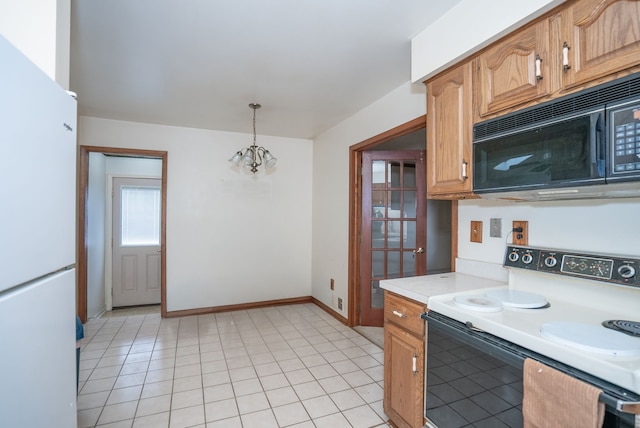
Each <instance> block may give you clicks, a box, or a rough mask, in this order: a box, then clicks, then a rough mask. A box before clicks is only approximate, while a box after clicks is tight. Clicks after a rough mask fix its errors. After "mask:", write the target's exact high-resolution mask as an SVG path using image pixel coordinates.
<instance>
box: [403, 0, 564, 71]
mask: <svg viewBox="0 0 640 428" xmlns="http://www.w3.org/2000/svg"><path fill="white" fill-rule="evenodd" d="M563 2H564V0H527V1H513V0H482V1H478V0H462V1H461V2H460V3H459V4H457V5H456V6H455V7H453V8H452V9H451V10H450V11H449V12H447V13H446V14H445V15H443V16H442V17H441V18H440V19H438V20H437V21H436V22H434V23H433V24H432V25H430V26H429V27H428V28H426V29H425V30H424V31H422V32H421V33H420V34H418V35H417V36H416V37H414V38H413V39H412V40H411V81H413V82H418V81H420V82H422V81H424V80H425V79H427V78H428V77H431V76H433V75H435V74H437V73H438V72H440V71H442V70H444V69H445V68H447V67H449V66H451V65H453V64H455V63H456V62H458V61H459V60H461V59H463V58H464V57H466V56H468V55H470V54H471V53H473V52H477V51H478V50H480V49H481V48H483V47H485V46H487V45H489V44H490V43H491V42H493V41H495V40H497V39H499V38H500V37H502V36H504V35H506V34H508V33H509V32H510V31H512V30H513V29H515V28H517V27H519V26H521V25H522V24H524V23H526V22H528V21H531V20H533V19H534V18H535V17H537V16H540V15H542V14H543V13H545V12H547V11H549V10H551V9H552V8H553V7H555V6H557V5H559V4H561V3H563Z"/></svg>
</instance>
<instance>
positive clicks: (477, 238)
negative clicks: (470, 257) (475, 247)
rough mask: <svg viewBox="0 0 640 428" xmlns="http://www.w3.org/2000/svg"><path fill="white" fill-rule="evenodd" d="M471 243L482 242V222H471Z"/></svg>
mask: <svg viewBox="0 0 640 428" xmlns="http://www.w3.org/2000/svg"><path fill="white" fill-rule="evenodd" d="M469 240H470V241H471V242H477V243H481V242H482V222H481V221H472V222H471V237H470V238H469Z"/></svg>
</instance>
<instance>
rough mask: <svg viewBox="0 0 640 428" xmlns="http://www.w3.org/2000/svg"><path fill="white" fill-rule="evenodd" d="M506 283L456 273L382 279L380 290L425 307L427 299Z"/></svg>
mask: <svg viewBox="0 0 640 428" xmlns="http://www.w3.org/2000/svg"><path fill="white" fill-rule="evenodd" d="M506 286H507V283H506V282H502V281H496V280H493V279H486V278H481V277H478V276H473V275H467V274H464V273H458V272H448V273H438V274H433V275H423V276H412V277H408V278H397V279H384V280H382V281H380V288H382V289H384V290H388V291H391V292H393V293H396V294H399V295H400V296H403V297H406V298H408V299H412V300H415V301H417V302H420V303H424V304H425V305H427V304H428V303H429V297H432V296H437V295H440V294H451V293H458V292H469V291H474V290H478V289H483V288H494V287H506Z"/></svg>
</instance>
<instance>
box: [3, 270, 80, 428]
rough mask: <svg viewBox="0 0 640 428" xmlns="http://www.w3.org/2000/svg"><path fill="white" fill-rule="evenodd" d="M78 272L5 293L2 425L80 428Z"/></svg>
mask: <svg viewBox="0 0 640 428" xmlns="http://www.w3.org/2000/svg"><path fill="white" fill-rule="evenodd" d="M75 313H76V311H75V270H74V269H71V270H68V271H64V272H59V273H57V274H55V275H51V276H48V277H46V278H45V279H43V280H41V281H35V282H33V283H30V284H28V285H25V286H23V287H19V288H16V289H14V290H11V291H8V292H5V293H0V343H2V350H1V351H0V367H2V376H1V380H0V425H2V426H4V427H55V428H58V427H59V428H69V427H75V426H76V425H77V416H76V336H75V328H76V324H75V321H76V318H75Z"/></svg>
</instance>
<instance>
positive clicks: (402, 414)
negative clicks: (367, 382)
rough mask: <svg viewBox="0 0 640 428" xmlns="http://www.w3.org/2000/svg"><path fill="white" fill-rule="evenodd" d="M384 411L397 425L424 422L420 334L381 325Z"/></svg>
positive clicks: (403, 426)
mask: <svg viewBox="0 0 640 428" xmlns="http://www.w3.org/2000/svg"><path fill="white" fill-rule="evenodd" d="M383 404H384V412H385V413H386V414H387V415H388V416H389V417H390V418H391V421H393V422H394V423H395V424H396V426H398V427H400V428H417V427H421V426H423V425H424V418H423V414H424V337H421V338H418V337H417V336H414V335H412V334H410V333H408V332H407V331H406V330H403V329H401V328H400V327H398V326H396V325H395V324H393V323H385V326H384V402H383Z"/></svg>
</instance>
